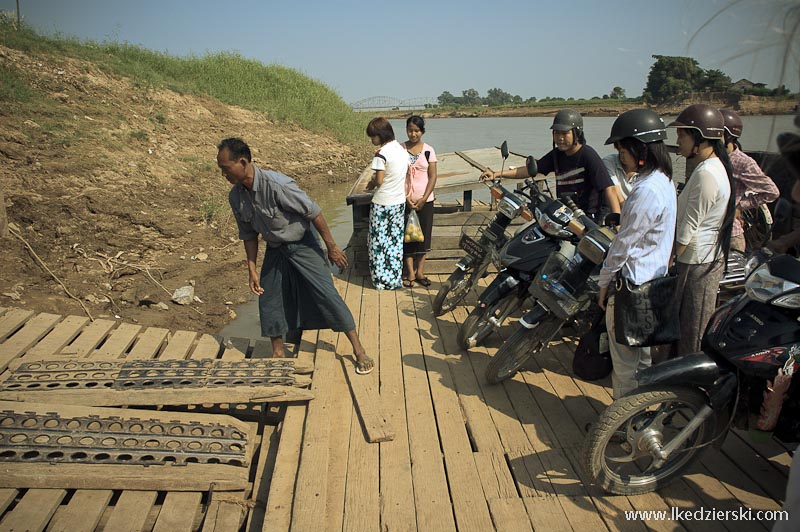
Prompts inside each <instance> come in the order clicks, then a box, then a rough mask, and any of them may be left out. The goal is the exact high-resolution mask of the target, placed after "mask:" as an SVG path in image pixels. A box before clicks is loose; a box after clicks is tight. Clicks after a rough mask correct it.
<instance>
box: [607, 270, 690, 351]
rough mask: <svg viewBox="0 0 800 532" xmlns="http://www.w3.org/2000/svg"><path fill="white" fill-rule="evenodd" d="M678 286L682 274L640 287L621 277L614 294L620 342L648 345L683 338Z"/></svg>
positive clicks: (639, 345)
mask: <svg viewBox="0 0 800 532" xmlns="http://www.w3.org/2000/svg"><path fill="white" fill-rule="evenodd" d="M677 285H678V276H677V275H674V274H671V275H666V276H664V277H658V278H656V279H653V280H652V281H648V282H646V283H643V284H641V285H638V286H637V285H635V284H633V283H631V282H630V281H629V280H627V279H624V278H620V279H619V280H618V281H617V293H616V295H615V296H614V328H615V335H614V336H615V338H616V340H617V343H619V344H623V345H629V346H632V347H647V346H651V345H661V344H670V343H672V342H675V341H677V340H679V339H680V337H681V331H680V319H679V315H678V312H679V308H678V294H677Z"/></svg>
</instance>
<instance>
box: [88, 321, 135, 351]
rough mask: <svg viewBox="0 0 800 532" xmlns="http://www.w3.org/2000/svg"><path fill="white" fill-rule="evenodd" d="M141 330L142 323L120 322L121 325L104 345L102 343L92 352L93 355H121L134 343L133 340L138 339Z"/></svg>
mask: <svg viewBox="0 0 800 532" xmlns="http://www.w3.org/2000/svg"><path fill="white" fill-rule="evenodd" d="M141 330H142V327H141V325H133V324H132V323H120V324H119V327H117V328H116V329H114V331H113V332H112V333H111V335H110V336H109V337H108V339H106V341H105V342H104V343H103V345H101V346H100V347H99V348H98V349H96V350H95V351H94V352H93V353H92V356H98V357H101V356H109V357H118V356H121V355H122V354H123V353H125V352H126V351H127V350H128V348H129V347H130V346H131V345H132V344H133V341H134V340H135V339H136V335H137V334H139V331H141Z"/></svg>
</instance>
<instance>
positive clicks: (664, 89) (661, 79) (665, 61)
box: [643, 55, 704, 102]
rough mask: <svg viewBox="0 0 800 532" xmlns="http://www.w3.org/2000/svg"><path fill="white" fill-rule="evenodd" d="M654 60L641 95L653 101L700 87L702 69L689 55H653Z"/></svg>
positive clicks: (660, 100) (662, 99) (663, 99)
mask: <svg viewBox="0 0 800 532" xmlns="http://www.w3.org/2000/svg"><path fill="white" fill-rule="evenodd" d="M653 57H654V58H655V60H656V62H655V63H654V64H653V66H652V67H650V73H649V74H648V75H647V85H645V88H644V94H643V97H644V98H645V99H646V100H650V101H654V102H663V101H665V100H667V99H669V98H673V97H675V96H679V95H681V94H683V93H686V92H691V91H692V90H695V89H696V88H698V87H700V86H701V84H702V80H703V74H704V72H703V69H702V68H700V65H699V64H698V63H697V61H696V60H695V59H692V58H691V57H672V56H667V55H654V56H653Z"/></svg>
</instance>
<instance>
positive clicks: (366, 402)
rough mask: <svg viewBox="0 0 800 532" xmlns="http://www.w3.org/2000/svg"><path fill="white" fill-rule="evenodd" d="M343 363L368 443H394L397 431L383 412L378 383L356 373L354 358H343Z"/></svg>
mask: <svg viewBox="0 0 800 532" xmlns="http://www.w3.org/2000/svg"><path fill="white" fill-rule="evenodd" d="M373 352H374V351H373ZM341 362H342V369H343V370H344V373H345V375H346V376H347V383H348V384H349V386H350V393H351V394H352V397H353V403H354V404H355V407H356V411H357V412H358V415H359V418H360V420H361V427H362V428H363V429H364V432H365V436H366V438H367V441H368V442H370V443H376V442H384V441H392V440H393V439H394V437H395V431H394V429H393V428H392V426H391V423H390V422H389V420H388V416H387V415H386V414H385V413H384V412H383V408H382V406H381V401H380V395H379V394H378V388H377V384H378V383H377V382H375V380H374V379H365V378H362V377H364V375H358V374H357V373H356V370H355V360H354V358H350V357H341ZM374 373H377V372H374Z"/></svg>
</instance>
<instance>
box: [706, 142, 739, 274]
mask: <svg viewBox="0 0 800 532" xmlns="http://www.w3.org/2000/svg"><path fill="white" fill-rule="evenodd" d="M708 142H709V143H710V144H711V146H712V147H713V148H714V154H715V155H716V156H717V157H719V160H720V161H721V162H722V166H724V167H725V172H727V174H728V183H729V184H730V188H731V194H730V196H729V197H728V208H727V209H726V210H725V218H723V220H722V227H720V232H719V243H720V245H721V246H722V250H723V252H724V253H725V262H726V267H725V268H726V271H727V261H728V250H729V249H730V247H731V231H732V230H733V219H734V218H735V217H736V193H735V191H736V189H735V185H734V181H733V166H732V165H731V159H730V157H728V150H727V149H726V148H725V144H723V142H722V141H721V140H709V141H708Z"/></svg>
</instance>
